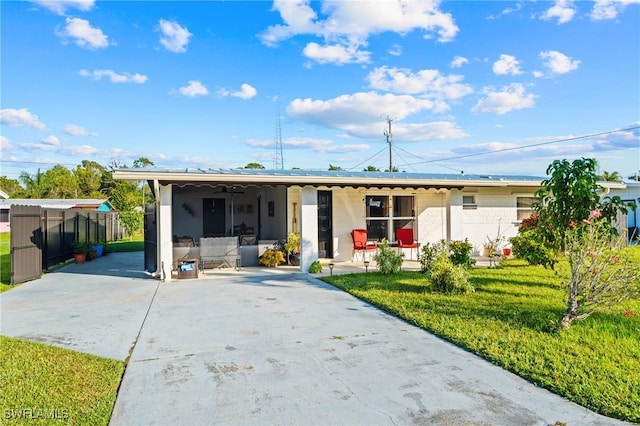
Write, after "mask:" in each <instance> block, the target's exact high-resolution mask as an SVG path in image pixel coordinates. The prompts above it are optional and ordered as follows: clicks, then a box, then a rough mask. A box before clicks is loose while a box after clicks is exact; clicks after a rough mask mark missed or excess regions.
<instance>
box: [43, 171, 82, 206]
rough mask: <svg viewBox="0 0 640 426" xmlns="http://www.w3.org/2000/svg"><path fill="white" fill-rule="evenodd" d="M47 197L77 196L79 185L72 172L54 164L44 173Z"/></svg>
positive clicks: (78, 195) (78, 194)
mask: <svg viewBox="0 0 640 426" xmlns="http://www.w3.org/2000/svg"><path fill="white" fill-rule="evenodd" d="M44 182H45V188H46V193H45V196H46V197H47V198H63V199H64V198H79V197H80V187H79V186H78V181H77V180H76V178H75V176H74V175H73V172H72V171H71V170H69V169H67V168H66V167H65V166H63V165H62V164H56V165H55V166H53V167H52V168H50V169H49V170H47V171H46V172H45V173H44Z"/></svg>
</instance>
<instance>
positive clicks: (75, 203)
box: [0, 198, 112, 209]
mask: <svg viewBox="0 0 640 426" xmlns="http://www.w3.org/2000/svg"><path fill="white" fill-rule="evenodd" d="M103 204H107V205H108V206H109V207H110V208H112V206H111V203H109V200H101V199H96V198H67V199H57V198H9V199H6V200H3V199H0V208H3V209H8V208H11V206H40V207H48V208H52V209H71V208H74V207H99V206H101V205H103Z"/></svg>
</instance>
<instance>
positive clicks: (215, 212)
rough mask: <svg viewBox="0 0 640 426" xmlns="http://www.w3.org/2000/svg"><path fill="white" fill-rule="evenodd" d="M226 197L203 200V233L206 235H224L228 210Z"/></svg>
mask: <svg viewBox="0 0 640 426" xmlns="http://www.w3.org/2000/svg"><path fill="white" fill-rule="evenodd" d="M224 208H225V199H224V198H204V199H203V200H202V212H203V213H202V233H203V234H204V236H205V237H224V236H226V235H227V233H226V230H225V226H226V224H225V218H226V212H225V210H224Z"/></svg>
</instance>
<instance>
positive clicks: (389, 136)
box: [384, 115, 395, 172]
mask: <svg viewBox="0 0 640 426" xmlns="http://www.w3.org/2000/svg"><path fill="white" fill-rule="evenodd" d="M385 120H387V126H388V127H387V129H386V130H385V131H384V135H385V136H386V137H387V143H388V144H389V172H392V171H393V155H392V148H393V137H392V134H391V122H392V121H393V120H395V118H391V117H389V116H388V115H387V116H386V117H385Z"/></svg>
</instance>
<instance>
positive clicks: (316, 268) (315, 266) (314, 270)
mask: <svg viewBox="0 0 640 426" xmlns="http://www.w3.org/2000/svg"><path fill="white" fill-rule="evenodd" d="M320 272H322V265H321V264H320V261H318V260H314V261H313V263H312V264H311V265H309V273H310V274H319V273H320Z"/></svg>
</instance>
